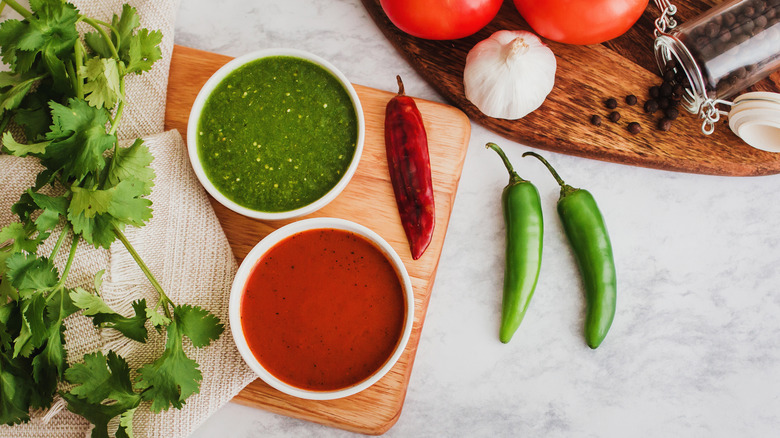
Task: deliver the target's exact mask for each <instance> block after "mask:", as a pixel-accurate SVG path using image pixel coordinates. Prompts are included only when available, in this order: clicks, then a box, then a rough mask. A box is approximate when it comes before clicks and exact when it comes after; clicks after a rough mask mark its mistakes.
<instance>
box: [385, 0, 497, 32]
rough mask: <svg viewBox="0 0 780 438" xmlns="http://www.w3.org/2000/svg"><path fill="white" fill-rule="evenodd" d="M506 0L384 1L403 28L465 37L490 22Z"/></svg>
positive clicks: (387, 10) (389, 15) (390, 14)
mask: <svg viewBox="0 0 780 438" xmlns="http://www.w3.org/2000/svg"><path fill="white" fill-rule="evenodd" d="M502 2H503V0H381V2H380V3H382V9H384V10H385V13H386V14H387V16H388V18H390V21H392V22H393V24H395V25H396V26H398V28H399V29H401V30H402V31H404V32H406V33H408V34H410V35H414V36H416V37H420V38H425V39H429V40H454V39H457V38H464V37H467V36H469V35H471V34H473V33H476V32H477V31H478V30H480V29H482V28H483V27H485V25H486V24H488V23H490V20H492V19H493V17H495V16H496V14H497V13H498V10H499V8H501V3H502Z"/></svg>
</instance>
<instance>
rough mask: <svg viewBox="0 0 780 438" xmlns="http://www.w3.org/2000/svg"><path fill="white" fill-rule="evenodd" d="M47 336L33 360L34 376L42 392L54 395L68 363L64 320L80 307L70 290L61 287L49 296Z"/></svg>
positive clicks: (46, 319)
mask: <svg viewBox="0 0 780 438" xmlns="http://www.w3.org/2000/svg"><path fill="white" fill-rule="evenodd" d="M47 301H48V302H47V303H46V318H45V322H46V325H47V329H46V330H47V337H46V343H45V347H44V348H43V350H42V351H40V352H39V353H38V354H36V355H35V358H34V359H33V361H32V367H33V378H34V380H35V382H36V383H37V385H38V391H39V392H40V393H41V394H50V395H53V394H54V392H55V391H56V389H57V384H58V383H59V381H60V379H62V376H63V373H64V372H65V368H67V363H66V361H65V358H66V351H65V345H64V337H63V333H64V331H65V327H64V325H63V320H64V319H65V318H67V317H68V316H69V315H71V314H72V313H74V312H76V311H77V310H78V309H77V308H76V307H75V306H74V305H73V302H72V301H71V300H70V296H69V294H68V291H67V290H66V289H64V288H60V289H58V290H56V291H55V292H53V293H52V295H50V296H49V297H47Z"/></svg>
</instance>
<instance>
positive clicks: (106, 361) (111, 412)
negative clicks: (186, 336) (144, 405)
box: [61, 351, 141, 438]
mask: <svg viewBox="0 0 780 438" xmlns="http://www.w3.org/2000/svg"><path fill="white" fill-rule="evenodd" d="M65 378H66V379H67V380H68V382H70V383H72V384H74V385H76V386H75V387H74V388H73V389H71V391H70V392H67V393H61V395H62V397H63V398H64V399H65V401H67V402H68V410H70V411H71V412H73V413H75V414H78V415H81V416H82V417H84V418H86V419H87V420H89V421H91V422H92V423H93V424H94V425H95V428H94V429H93V430H92V437H93V438H108V437H109V432H108V423H109V421H111V419H112V418H114V417H116V416H118V415H123V416H124V420H123V418H121V417H120V429H123V432H126V431H127V429H128V426H127V425H128V420H129V421H130V422H132V413H130V414H126V413H127V412H128V411H134V410H135V408H137V407H138V405H139V404H140V403H141V395H140V394H137V393H136V392H134V391H133V385H132V383H131V381H130V368H129V367H128V365H127V362H126V361H125V360H124V359H123V358H122V357H120V356H119V355H117V354H116V353H114V352H113V351H109V352H108V356H104V355H103V354H102V353H93V354H87V355H86V356H84V363H81V364H75V365H73V366H72V367H70V368H69V369H68V370H67V371H65ZM123 421H124V426H123V425H122V424H121V423H122V422H123ZM117 435H118V436H120V435H119V433H118V431H117Z"/></svg>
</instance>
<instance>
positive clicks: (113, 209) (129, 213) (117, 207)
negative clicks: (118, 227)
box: [108, 179, 152, 227]
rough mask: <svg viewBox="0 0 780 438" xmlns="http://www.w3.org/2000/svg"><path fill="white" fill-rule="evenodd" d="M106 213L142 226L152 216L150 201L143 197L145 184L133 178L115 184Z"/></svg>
mask: <svg viewBox="0 0 780 438" xmlns="http://www.w3.org/2000/svg"><path fill="white" fill-rule="evenodd" d="M113 190H115V193H114V196H113V197H112V198H111V204H109V206H108V213H109V214H110V215H111V216H113V217H114V218H115V219H116V220H117V221H119V222H121V223H125V224H129V225H135V226H139V227H140V226H142V225H143V224H144V223H145V222H146V221H148V220H149V219H151V218H152V209H151V208H150V206H151V205H152V201H150V200H148V199H146V198H144V197H143V196H144V195H146V193H147V190H146V184H144V182H142V181H138V180H135V179H126V180H124V181H121V182H120V183H119V184H117V185H116V186H115V187H114V188H113Z"/></svg>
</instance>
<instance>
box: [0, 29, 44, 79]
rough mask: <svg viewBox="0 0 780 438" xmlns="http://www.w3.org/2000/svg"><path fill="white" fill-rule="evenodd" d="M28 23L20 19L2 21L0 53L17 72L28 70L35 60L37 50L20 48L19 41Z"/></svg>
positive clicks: (4, 60) (5, 61)
mask: <svg viewBox="0 0 780 438" xmlns="http://www.w3.org/2000/svg"><path fill="white" fill-rule="evenodd" d="M27 28H28V24H27V23H25V22H22V21H19V20H5V21H4V22H2V23H0V55H2V58H3V62H4V63H6V64H8V65H9V66H10V67H11V70H13V71H17V72H21V73H24V72H27V71H29V70H30V68H31V67H32V64H33V62H34V61H35V56H36V53H35V52H27V51H24V50H20V49H19V48H18V42H19V40H20V39H21V38H22V36H23V35H24V34H25V32H26V31H27Z"/></svg>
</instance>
